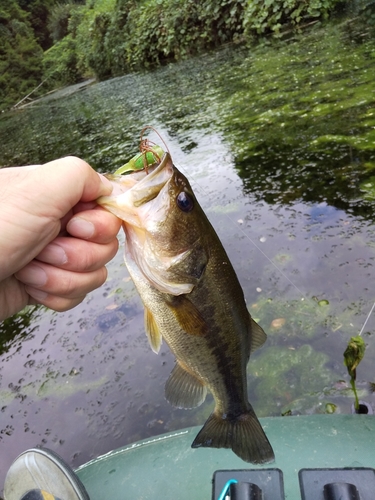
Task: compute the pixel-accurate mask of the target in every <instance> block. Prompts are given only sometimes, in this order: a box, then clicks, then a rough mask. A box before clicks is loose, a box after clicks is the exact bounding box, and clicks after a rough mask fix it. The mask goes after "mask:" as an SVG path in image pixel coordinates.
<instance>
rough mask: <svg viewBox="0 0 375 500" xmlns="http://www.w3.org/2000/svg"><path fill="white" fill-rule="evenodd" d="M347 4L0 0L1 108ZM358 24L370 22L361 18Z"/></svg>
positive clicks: (285, 26) (322, 0) (360, 5)
mask: <svg viewBox="0 0 375 500" xmlns="http://www.w3.org/2000/svg"><path fill="white" fill-rule="evenodd" d="M371 3H373V2H371ZM354 4H355V5H356V14H358V13H360V12H361V11H364V10H366V9H369V5H368V2H366V1H365V0H357V2H355V3H354ZM346 5H351V6H352V5H353V3H352V2H348V1H347V0H221V1H219V0H202V1H201V2H197V1H196V0H138V1H136V0H86V1H85V0H65V1H64V0H6V1H5V0H2V1H1V2H0V109H4V108H7V107H10V106H12V105H14V104H16V103H17V102H18V101H19V100H21V99H22V98H23V97H24V96H25V95H26V94H28V93H30V92H32V91H33V90H34V89H35V88H36V87H37V86H38V85H39V84H41V83H42V82H43V84H42V85H41V87H40V88H39V89H38V90H37V91H36V92H34V93H33V97H35V96H37V95H40V94H42V93H45V92H47V91H48V90H51V89H54V88H57V87H60V86H63V85H68V84H72V83H76V82H79V81H80V80H82V79H84V78H88V77H95V78H97V79H100V80H103V79H106V78H111V77H114V76H119V75H123V74H126V73H129V72H133V71H138V70H142V69H144V68H152V67H154V66H156V65H160V64H163V63H166V62H170V61H175V60H180V59H183V58H187V57H189V56H192V55H194V54H197V53H200V52H203V51H207V50H211V49H214V48H216V47H219V46H221V45H223V44H228V43H254V42H255V41H257V40H258V39H259V37H263V36H265V35H270V34H271V35H273V36H276V37H278V36H283V35H285V34H286V33H287V34H289V33H291V32H295V31H301V30H302V29H303V28H305V27H306V26H310V25H312V24H313V23H317V22H320V21H323V20H326V19H328V17H329V16H330V15H332V13H334V12H343V11H345V9H346V10H347V9H348V8H349V7H345V6H346ZM370 7H371V4H370ZM350 8H352V7H350ZM363 19H365V20H366V22H367V21H370V16H369V15H368V12H366V15H365V16H363ZM361 31H363V30H362V24H361Z"/></svg>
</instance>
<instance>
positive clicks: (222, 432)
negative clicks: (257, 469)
mask: <svg viewBox="0 0 375 500" xmlns="http://www.w3.org/2000/svg"><path fill="white" fill-rule="evenodd" d="M191 446H192V448H200V447H206V448H232V450H233V451H234V453H235V454H236V455H238V456H239V457H240V458H242V460H244V461H245V462H250V463H253V464H264V463H268V462H272V461H273V460H275V455H274V452H273V450H272V447H271V445H270V443H269V441H268V439H267V436H266V435H265V433H264V431H263V429H262V426H261V425H260V423H259V420H258V419H257V417H256V415H255V413H254V411H253V410H249V411H247V412H245V413H243V414H241V415H239V416H238V417H237V418H232V419H231V418H228V416H226V418H222V416H220V415H217V414H216V413H215V412H214V413H212V414H211V415H210V417H209V418H208V420H207V422H206V423H205V424H204V426H203V427H202V429H201V430H200V432H199V433H198V435H197V437H196V438H195V440H194V442H193V444H192V445H191Z"/></svg>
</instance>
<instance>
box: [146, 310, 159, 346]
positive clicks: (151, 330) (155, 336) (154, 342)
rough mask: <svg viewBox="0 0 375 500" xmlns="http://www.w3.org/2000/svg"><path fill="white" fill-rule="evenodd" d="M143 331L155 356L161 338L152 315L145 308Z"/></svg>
mask: <svg viewBox="0 0 375 500" xmlns="http://www.w3.org/2000/svg"><path fill="white" fill-rule="evenodd" d="M145 329H146V334H147V338H148V341H149V343H150V346H151V349H152V350H153V351H154V352H156V354H157V353H158V352H159V351H160V346H161V343H162V336H161V334H160V332H159V328H158V325H157V323H156V321H155V318H154V316H153V314H152V313H151V311H150V310H149V309H147V307H145Z"/></svg>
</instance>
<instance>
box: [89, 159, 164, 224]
mask: <svg viewBox="0 0 375 500" xmlns="http://www.w3.org/2000/svg"><path fill="white" fill-rule="evenodd" d="M105 177H106V178H107V179H108V180H109V181H110V182H111V184H112V186H113V191H112V193H111V194H110V195H109V196H101V197H100V198H98V199H97V200H96V202H97V203H98V204H99V205H101V206H103V207H104V208H106V209H107V210H109V211H110V212H112V213H113V214H114V215H116V216H117V217H119V218H120V219H122V220H124V221H126V222H128V223H130V224H132V225H136V226H138V225H139V222H138V223H137V220H136V219H138V217H137V216H136V215H139V214H137V212H138V210H136V209H140V208H141V209H142V208H144V207H145V206H146V205H147V204H148V203H149V202H151V201H153V200H155V199H156V198H158V197H159V194H160V193H161V192H166V186H167V184H168V183H169V181H170V180H171V179H172V177H173V163H172V159H171V156H170V154H169V153H168V152H166V153H164V155H163V157H162V159H161V161H160V163H158V164H157V165H155V166H152V167H149V168H148V169H147V171H146V170H141V171H136V172H133V173H131V174H126V175H116V174H105ZM162 198H163V200H160V203H162V202H163V201H164V202H165V198H166V196H163V197H162ZM153 208H154V209H155V207H153Z"/></svg>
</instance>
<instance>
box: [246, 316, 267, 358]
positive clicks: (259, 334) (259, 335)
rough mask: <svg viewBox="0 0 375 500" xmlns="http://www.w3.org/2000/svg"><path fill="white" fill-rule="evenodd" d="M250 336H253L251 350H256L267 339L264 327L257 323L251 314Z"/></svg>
mask: <svg viewBox="0 0 375 500" xmlns="http://www.w3.org/2000/svg"><path fill="white" fill-rule="evenodd" d="M250 338H251V350H250V352H253V351H255V349H258V347H261V346H262V345H263V344H264V343H265V341H266V340H267V335H266V334H265V332H264V330H263V328H262V327H261V326H259V325H258V323H256V322H255V321H254V320H253V318H252V317H251V316H250Z"/></svg>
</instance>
